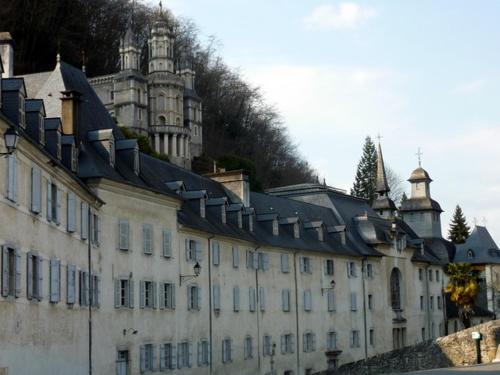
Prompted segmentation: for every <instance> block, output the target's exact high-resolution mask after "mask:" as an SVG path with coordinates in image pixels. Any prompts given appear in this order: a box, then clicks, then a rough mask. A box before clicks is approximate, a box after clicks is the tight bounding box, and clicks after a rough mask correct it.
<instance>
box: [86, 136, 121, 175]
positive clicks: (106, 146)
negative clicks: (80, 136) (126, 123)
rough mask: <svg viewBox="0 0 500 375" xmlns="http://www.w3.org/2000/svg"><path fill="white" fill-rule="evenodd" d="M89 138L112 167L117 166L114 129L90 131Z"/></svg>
mask: <svg viewBox="0 0 500 375" xmlns="http://www.w3.org/2000/svg"><path fill="white" fill-rule="evenodd" d="M88 140H89V142H90V143H91V144H92V146H94V148H95V149H96V150H97V152H98V153H99V154H100V155H101V156H102V158H103V159H104V160H106V162H108V163H109V165H111V166H112V167H114V166H115V137H114V136H113V129H99V130H92V131H89V132H88Z"/></svg>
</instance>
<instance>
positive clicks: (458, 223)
mask: <svg viewBox="0 0 500 375" xmlns="http://www.w3.org/2000/svg"><path fill="white" fill-rule="evenodd" d="M469 230H470V227H469V226H468V225H467V221H466V219H465V216H464V213H463V212H462V209H461V208H460V206H459V205H458V204H457V207H456V208H455V212H454V214H453V219H452V220H451V224H450V230H449V232H448V233H449V235H448V238H449V239H450V241H451V242H453V243H455V244H459V243H464V242H465V240H466V239H467V238H468V237H469Z"/></svg>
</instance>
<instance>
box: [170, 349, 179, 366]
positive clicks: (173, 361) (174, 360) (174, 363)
mask: <svg viewBox="0 0 500 375" xmlns="http://www.w3.org/2000/svg"><path fill="white" fill-rule="evenodd" d="M170 358H171V362H170V368H171V369H175V368H177V346H176V345H174V344H172V346H171V356H170Z"/></svg>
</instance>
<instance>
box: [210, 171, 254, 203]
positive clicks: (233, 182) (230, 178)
mask: <svg viewBox="0 0 500 375" xmlns="http://www.w3.org/2000/svg"><path fill="white" fill-rule="evenodd" d="M206 176H207V177H208V178H211V179H212V180H214V181H217V182H220V183H221V184H222V185H224V187H225V188H226V189H227V190H229V191H230V192H231V193H233V194H234V195H235V196H236V197H238V198H239V200H240V201H241V203H243V204H244V206H245V207H249V206H250V183H249V182H248V176H247V175H246V174H245V171H244V170H243V169H238V170H234V171H225V170H222V171H221V170H219V172H217V173H211V174H208V175H206Z"/></svg>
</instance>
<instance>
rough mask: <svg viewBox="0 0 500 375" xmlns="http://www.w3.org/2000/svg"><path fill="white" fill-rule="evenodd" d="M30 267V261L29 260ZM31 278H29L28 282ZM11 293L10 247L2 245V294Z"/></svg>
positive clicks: (5, 295)
mask: <svg viewBox="0 0 500 375" xmlns="http://www.w3.org/2000/svg"><path fill="white" fill-rule="evenodd" d="M28 267H29V262H28ZM29 281H30V279H29V278H28V284H29ZM8 295H9V249H8V248H7V246H2V296H4V297H7V296H8Z"/></svg>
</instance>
